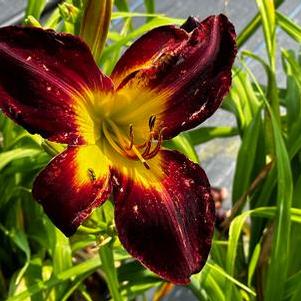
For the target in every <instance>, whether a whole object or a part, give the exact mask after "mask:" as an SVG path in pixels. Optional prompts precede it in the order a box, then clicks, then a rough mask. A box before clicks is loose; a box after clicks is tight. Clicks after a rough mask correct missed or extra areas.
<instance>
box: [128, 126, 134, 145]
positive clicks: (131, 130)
mask: <svg viewBox="0 0 301 301" xmlns="http://www.w3.org/2000/svg"><path fill="white" fill-rule="evenodd" d="M130 139H131V141H130V146H129V147H128V150H131V149H132V147H133V145H134V131H133V125H132V124H130Z"/></svg>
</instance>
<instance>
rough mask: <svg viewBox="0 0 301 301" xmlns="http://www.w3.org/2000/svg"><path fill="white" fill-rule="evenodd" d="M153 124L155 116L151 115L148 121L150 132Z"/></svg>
mask: <svg viewBox="0 0 301 301" xmlns="http://www.w3.org/2000/svg"><path fill="white" fill-rule="evenodd" d="M155 122H156V116H155V115H151V117H150V118H149V120H148V126H149V129H150V130H152V129H153V128H154V126H155Z"/></svg>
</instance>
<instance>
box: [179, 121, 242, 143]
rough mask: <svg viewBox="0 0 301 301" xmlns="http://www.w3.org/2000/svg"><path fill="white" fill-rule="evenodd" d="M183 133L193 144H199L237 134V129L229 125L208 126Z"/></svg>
mask: <svg viewBox="0 0 301 301" xmlns="http://www.w3.org/2000/svg"><path fill="white" fill-rule="evenodd" d="M185 135H186V136H187V137H188V139H189V140H190V141H191V143H192V144H193V145H199V144H201V143H205V142H207V141H210V140H212V139H215V138H226V137H233V136H236V135H238V129H237V128H235V127H229V126H217V127H215V126H208V127H200V128H198V129H196V130H192V131H189V132H186V133H185Z"/></svg>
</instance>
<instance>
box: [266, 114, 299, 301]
mask: <svg viewBox="0 0 301 301" xmlns="http://www.w3.org/2000/svg"><path fill="white" fill-rule="evenodd" d="M270 115H271V121H272V126H273V134H274V141H275V154H276V166H277V214H276V219H275V224H276V229H275V232H274V235H273V244H272V254H271V259H270V262H269V268H268V273H267V283H266V292H265V300H266V301H277V300H281V299H282V295H283V290H284V283H285V280H286V278H287V271H288V264H289V247H290V241H289V239H290V230H291V227H290V222H291V219H290V208H291V205H292V195H293V184H292V183H293V179H292V172H291V166H290V159H289V155H288V152H287V149H286V146H285V143H284V140H283V137H282V134H281V131H280V129H279V127H278V123H277V121H276V120H275V117H274V115H273V113H272V111H271V110H270ZM275 283H277V286H275Z"/></svg>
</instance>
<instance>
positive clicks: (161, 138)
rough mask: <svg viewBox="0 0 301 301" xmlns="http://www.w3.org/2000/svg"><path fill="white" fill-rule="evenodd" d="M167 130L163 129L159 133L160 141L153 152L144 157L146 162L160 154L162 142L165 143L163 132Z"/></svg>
mask: <svg viewBox="0 0 301 301" xmlns="http://www.w3.org/2000/svg"><path fill="white" fill-rule="evenodd" d="M165 129H166V127H164V128H162V129H161V130H160V132H159V137H158V141H157V145H156V147H155V148H154V149H153V151H151V152H150V153H149V154H147V155H146V156H144V158H145V159H146V160H149V159H151V158H153V157H154V156H156V155H157V154H158V152H159V151H160V148H161V145H162V142H163V131H164V130H165Z"/></svg>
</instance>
